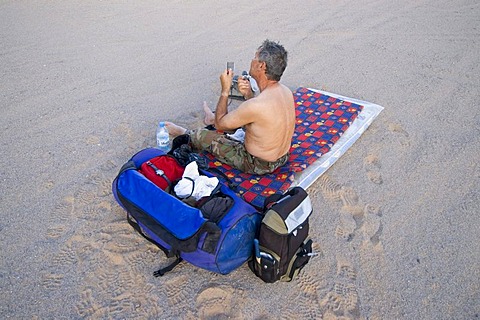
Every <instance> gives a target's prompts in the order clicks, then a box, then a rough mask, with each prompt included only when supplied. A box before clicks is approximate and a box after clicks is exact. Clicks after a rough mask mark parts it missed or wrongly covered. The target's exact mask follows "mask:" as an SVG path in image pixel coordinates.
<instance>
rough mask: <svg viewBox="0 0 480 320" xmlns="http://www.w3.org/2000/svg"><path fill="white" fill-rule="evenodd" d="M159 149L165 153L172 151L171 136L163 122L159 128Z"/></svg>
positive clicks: (159, 124)
mask: <svg viewBox="0 0 480 320" xmlns="http://www.w3.org/2000/svg"><path fill="white" fill-rule="evenodd" d="M157 147H158V149H160V150H162V151H163V152H165V153H167V152H168V151H170V136H169V135H168V129H167V127H165V122H163V121H160V122H159V123H158V127H157Z"/></svg>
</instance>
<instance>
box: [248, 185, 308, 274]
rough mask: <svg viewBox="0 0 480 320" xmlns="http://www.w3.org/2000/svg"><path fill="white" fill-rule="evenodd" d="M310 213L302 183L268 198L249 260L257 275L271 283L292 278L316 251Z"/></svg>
mask: <svg viewBox="0 0 480 320" xmlns="http://www.w3.org/2000/svg"><path fill="white" fill-rule="evenodd" d="M311 214H312V204H311V202H310V198H309V196H308V194H307V192H306V191H305V190H304V189H303V188H301V187H294V188H292V189H290V190H289V191H287V192H286V193H285V194H283V195H280V194H274V195H272V196H270V197H268V198H267V199H266V200H265V206H264V217H263V219H262V223H261V225H260V230H259V234H258V236H257V238H256V239H255V240H254V249H255V254H254V256H253V258H252V259H251V260H250V261H249V263H248V265H249V267H250V269H251V270H252V271H253V272H254V273H255V275H257V277H259V278H260V279H262V280H263V281H265V282H269V283H272V282H275V281H277V280H280V281H291V280H292V279H293V278H294V277H295V276H296V275H297V274H298V272H299V271H300V270H301V269H302V268H303V267H304V266H305V265H306V264H307V263H308V261H309V260H310V257H311V256H313V255H315V254H314V253H312V240H311V239H309V237H308V232H309V223H308V218H309V217H310V215H311Z"/></svg>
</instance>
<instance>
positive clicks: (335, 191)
mask: <svg viewBox="0 0 480 320" xmlns="http://www.w3.org/2000/svg"><path fill="white" fill-rule="evenodd" d="M318 184H319V187H320V190H321V191H322V193H323V195H324V196H325V198H327V199H329V200H334V201H337V200H340V197H341V190H342V186H341V185H339V184H337V183H336V182H334V181H332V180H331V179H330V178H329V177H328V176H326V175H323V176H321V177H320V179H319V182H318Z"/></svg>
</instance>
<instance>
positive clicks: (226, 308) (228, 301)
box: [196, 287, 238, 319]
mask: <svg viewBox="0 0 480 320" xmlns="http://www.w3.org/2000/svg"><path fill="white" fill-rule="evenodd" d="M196 305H197V315H198V317H199V318H200V319H230V318H235V315H234V314H233V311H234V305H233V289H232V288H227V287H210V288H207V289H205V290H203V291H202V292H200V294H199V295H198V296H197V298H196ZM235 307H238V306H235Z"/></svg>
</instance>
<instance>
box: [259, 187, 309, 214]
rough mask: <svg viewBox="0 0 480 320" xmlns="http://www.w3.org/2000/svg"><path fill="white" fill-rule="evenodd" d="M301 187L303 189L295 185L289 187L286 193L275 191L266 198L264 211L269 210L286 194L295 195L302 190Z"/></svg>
mask: <svg viewBox="0 0 480 320" xmlns="http://www.w3.org/2000/svg"><path fill="white" fill-rule="evenodd" d="M300 189H301V190H303V188H301V187H298V186H297V187H293V188H291V189H289V190H288V191H287V192H285V193H284V194H281V193H275V194H272V195H270V196H268V197H267V198H265V201H264V202H263V213H265V212H267V209H270V207H272V205H273V204H275V202H278V201H280V200H281V199H283V198H285V197H286V196H294V195H296V194H298V193H299V192H300Z"/></svg>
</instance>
